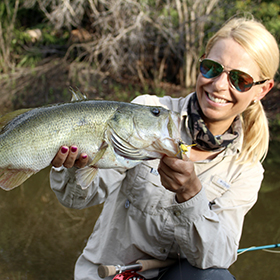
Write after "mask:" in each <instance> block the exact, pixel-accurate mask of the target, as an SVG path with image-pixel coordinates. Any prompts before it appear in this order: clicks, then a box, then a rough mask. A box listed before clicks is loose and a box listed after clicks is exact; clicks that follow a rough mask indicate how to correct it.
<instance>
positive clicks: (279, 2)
mask: <svg viewBox="0 0 280 280" xmlns="http://www.w3.org/2000/svg"><path fill="white" fill-rule="evenodd" d="M279 11H280V0H276V1H275V0H273V1H268V0H267V1H259V0H243V1H231V0H223V1H221V0H165V1H159V0H138V1H137V0H129V1H125V0H63V1H62V0H3V1H1V3H0V19H1V21H0V87H1V93H0V99H1V105H0V112H1V113H3V112H5V110H11V109H17V108H19V107H26V106H33V107H34V106H39V105H42V104H45V103H55V102H61V101H68V100H69V94H68V90H67V88H68V87H69V86H70V85H71V86H73V87H79V88H80V89H81V90H82V91H84V92H86V93H87V94H88V95H89V97H91V98H102V99H114V100H123V101H130V100H131V99H132V98H133V97H135V96H136V95H138V94H143V93H153V94H157V95H163V94H171V95H182V94H186V93H189V92H190V91H191V90H193V88H194V85H195V81H196V76H197V61H198V59H199V57H200V56H201V54H203V51H204V50H203V48H204V45H205V42H206V41H207V40H208V38H209V37H210V36H211V35H212V34H213V33H214V32H215V31H216V30H217V29H219V28H220V26H221V25H222V24H223V23H224V22H225V21H226V20H228V19H229V18H230V17H232V16H234V15H236V14H241V15H244V14H245V15H246V14H247V13H251V14H253V16H254V17H255V18H256V19H258V20H261V21H262V22H263V23H264V25H265V26H266V27H267V28H268V30H269V31H270V32H271V33H272V34H273V35H274V36H275V37H276V39H277V40H278V41H279V37H280V16H279Z"/></svg>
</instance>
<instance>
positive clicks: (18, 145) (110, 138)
mask: <svg viewBox="0 0 280 280" xmlns="http://www.w3.org/2000/svg"><path fill="white" fill-rule="evenodd" d="M180 125H181V118H180V115H179V114H178V113H175V112H173V111H170V110H168V109H166V108H163V107H161V106H146V105H140V104H134V103H128V102H119V101H104V100H88V99H86V96H85V95H83V94H82V93H81V92H79V91H74V90H72V100H71V102H66V103H61V104H53V105H47V106H43V107H38V108H33V109H21V110H17V111H14V112H11V113H7V114H6V115H4V116H2V117H1V118H0V187H1V188H2V189H4V190H7V191H8V190H11V189H13V188H15V187H17V186H19V185H21V184H22V183H23V182H25V181H26V180H27V179H28V178H29V177H30V176H32V175H33V174H35V173H37V172H39V171H40V170H42V169H44V168H46V167H47V166H49V165H50V164H51V161H52V160H53V158H54V157H55V155H56V154H57V151H58V150H59V148H60V147H61V146H63V145H65V146H71V145H76V146H77V147H78V148H79V153H86V154H87V155H88V158H89V161H88V162H89V163H88V165H87V166H86V167H84V168H80V169H77V171H76V179H77V184H78V185H80V186H81V187H82V188H83V189H85V188H88V186H89V185H90V184H91V182H92V181H93V180H94V178H95V176H96V175H97V172H98V169H102V168H105V169H107V168H126V169H130V168H133V167H135V166H136V165H137V164H139V163H141V162H142V161H146V160H153V159H160V158H162V157H163V156H164V155H167V156H175V157H176V155H177V154H178V151H179V145H180V143H181V140H180ZM178 157H179V156H178Z"/></svg>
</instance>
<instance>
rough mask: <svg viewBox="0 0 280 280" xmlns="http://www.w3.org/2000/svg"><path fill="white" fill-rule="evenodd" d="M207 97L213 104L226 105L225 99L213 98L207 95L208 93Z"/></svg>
mask: <svg viewBox="0 0 280 280" xmlns="http://www.w3.org/2000/svg"><path fill="white" fill-rule="evenodd" d="M208 97H209V99H210V100H212V101H213V102H215V103H222V104H225V103H227V101H226V100H225V99H221V98H215V97H214V96H212V95H210V94H209V93H208Z"/></svg>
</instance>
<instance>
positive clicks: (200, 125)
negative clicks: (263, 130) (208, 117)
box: [188, 94, 242, 152]
mask: <svg viewBox="0 0 280 280" xmlns="http://www.w3.org/2000/svg"><path fill="white" fill-rule="evenodd" d="M201 115H202V111H201V109H200V107H199V104H198V100H197V96H196V94H194V95H193V96H192V97H191V98H190V102H189V105H188V117H189V120H188V126H189V129H190V133H191V136H192V139H193V143H194V144H196V147H197V148H199V149H201V150H204V151H213V152H214V151H215V152H217V151H221V150H223V149H224V148H225V147H227V146H228V145H230V144H231V143H232V142H233V141H234V140H235V139H237V138H238V137H239V135H240V134H241V131H242V124H241V120H240V117H239V116H237V117H236V118H235V119H234V121H233V123H232V125H231V127H230V128H229V129H228V130H227V131H226V132H225V133H224V134H222V135H218V136H214V135H213V134H212V133H211V132H210V130H209V129H208V128H207V126H206V124H205V123H204V121H203V119H202V118H201Z"/></svg>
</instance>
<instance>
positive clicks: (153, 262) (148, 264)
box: [136, 259, 176, 271]
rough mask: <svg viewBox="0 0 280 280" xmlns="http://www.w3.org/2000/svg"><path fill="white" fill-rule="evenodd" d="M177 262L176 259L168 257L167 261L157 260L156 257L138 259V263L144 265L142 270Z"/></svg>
mask: <svg viewBox="0 0 280 280" xmlns="http://www.w3.org/2000/svg"><path fill="white" fill-rule="evenodd" d="M175 262H176V260H171V259H167V260H165V261H160V260H156V259H151V260H138V261H136V263H139V264H141V265H142V268H141V270H140V271H145V270H149V269H154V268H161V267H166V266H169V265H172V264H174V263H175Z"/></svg>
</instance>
